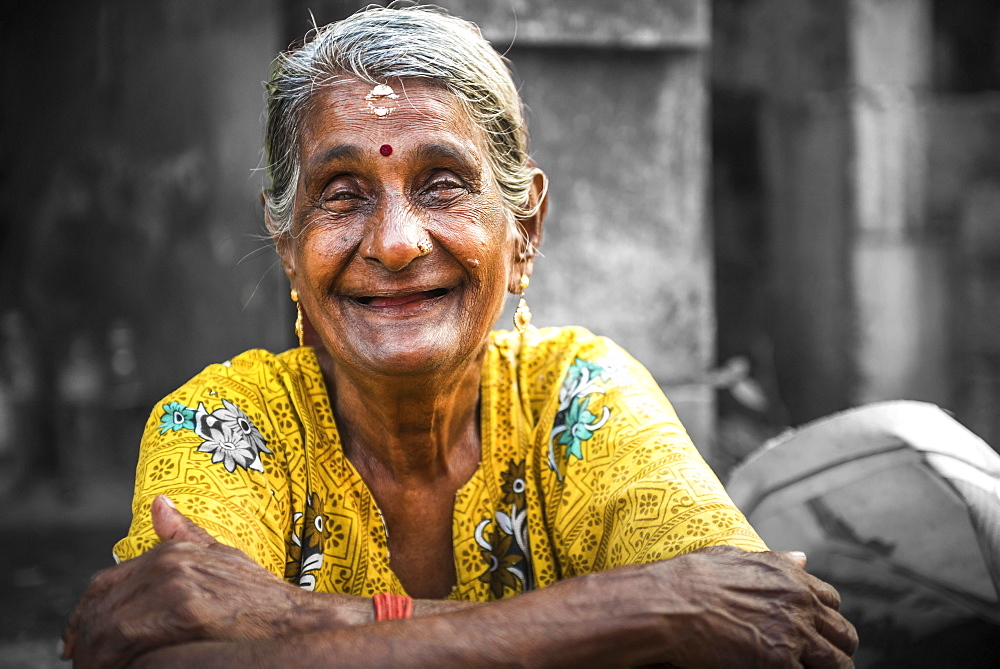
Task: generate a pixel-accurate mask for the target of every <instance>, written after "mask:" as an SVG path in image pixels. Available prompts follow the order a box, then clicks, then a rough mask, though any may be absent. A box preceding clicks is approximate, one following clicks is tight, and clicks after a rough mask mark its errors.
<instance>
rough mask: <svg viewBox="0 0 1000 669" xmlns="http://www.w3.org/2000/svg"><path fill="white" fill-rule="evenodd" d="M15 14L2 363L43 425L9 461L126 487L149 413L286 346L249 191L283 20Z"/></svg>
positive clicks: (175, 5) (162, 8) (93, 5)
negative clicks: (187, 385)
mask: <svg viewBox="0 0 1000 669" xmlns="http://www.w3.org/2000/svg"><path fill="white" fill-rule="evenodd" d="M4 11H5V14H6V15H5V16H4V20H3V22H2V23H3V28H2V31H3V36H2V39H0V43H2V49H3V62H4V63H5V68H4V69H5V72H6V73H7V75H6V76H7V81H6V83H5V93H4V95H3V96H0V110H2V112H0V113H2V115H3V116H2V118H3V123H2V125H3V128H4V131H3V136H4V139H3V142H4V147H3V148H4V156H5V158H6V161H5V162H6V165H7V166H8V167H7V169H6V170H5V171H4V172H3V174H2V181H0V192H2V194H3V200H4V202H6V203H7V206H5V207H4V208H3V209H2V212H0V219H2V221H3V247H2V261H3V262H2V270H0V272H2V282H3V289H2V291H0V312H3V313H4V314H5V315H10V314H15V313H16V314H19V316H17V317H14V318H13V319H6V320H5V324H7V325H8V326H9V327H6V328H5V331H4V344H5V346H4V347H3V348H4V353H5V362H7V363H8V364H17V363H16V360H19V359H20V360H23V359H29V358H30V359H31V360H32V361H33V364H35V365H36V366H37V369H35V370H23V371H25V373H27V374H28V375H32V374H33V375H34V377H35V378H36V385H35V387H34V388H33V390H32V391H31V392H33V393H34V396H33V401H34V403H35V405H36V406H37V407H39V411H41V415H39V416H38V417H37V423H35V424H32V425H30V426H29V427H27V428H23V429H25V430H26V431H27V432H28V435H29V437H30V438H31V439H32V440H33V442H34V443H33V444H32V445H30V446H29V447H27V448H26V451H27V452H28V454H27V455H23V456H21V455H18V456H17V457H33V458H35V465H36V466H37V467H39V468H41V469H43V470H44V469H50V470H51V468H52V467H55V466H59V467H62V468H63V469H65V470H66V472H67V473H68V474H69V475H70V477H72V476H73V474H74V473H75V472H78V471H79V470H80V468H82V467H88V466H90V467H96V466H97V465H96V464H95V461H101V460H104V461H109V460H110V461H112V462H116V461H118V460H119V459H122V458H126V459H127V461H126V462H125V463H123V464H122V467H123V468H125V469H126V470H127V469H128V468H129V467H131V464H130V463H131V461H134V460H133V459H132V458H134V455H133V453H134V444H135V442H136V439H137V437H138V434H139V432H140V431H141V427H142V422H143V421H144V417H145V414H146V413H147V412H148V411H149V409H150V408H151V406H152V404H153V402H154V401H155V400H156V399H158V398H159V397H161V396H162V395H163V394H165V393H166V392H168V391H169V390H171V389H172V388H174V387H176V386H177V385H178V384H179V383H181V382H183V381H184V380H185V379H186V378H189V377H190V376H191V375H193V374H194V373H196V372H197V371H198V370H199V369H201V367H203V366H204V365H206V364H208V363H210V362H215V361H221V360H224V359H225V358H227V357H228V356H230V355H232V354H233V353H234V352H236V351H239V350H242V349H245V348H249V347H253V346H265V347H272V348H278V349H280V348H283V347H285V346H287V345H288V344H290V343H291V341H292V334H291V326H292V320H293V315H292V310H291V309H290V308H289V307H287V306H286V304H287V296H286V294H285V293H284V290H283V289H282V288H281V284H280V279H279V276H280V272H276V271H274V270H273V269H272V261H273V258H274V255H273V252H271V251H270V250H268V248H267V246H268V245H267V242H266V241H264V240H262V239H261V238H260V235H261V233H262V225H261V221H262V219H261V216H260V212H259V205H258V204H257V193H258V192H259V190H260V187H261V185H262V178H261V176H260V175H258V174H255V173H253V172H252V170H253V168H255V167H256V166H257V165H258V163H259V152H260V148H259V147H260V137H261V131H260V121H259V118H260V110H261V101H262V99H263V93H262V89H261V85H260V82H261V80H262V79H263V76H264V74H263V73H264V72H266V68H267V64H268V62H269V61H270V59H271V58H272V57H273V53H274V52H275V51H276V49H277V47H278V42H277V37H278V33H279V29H278V28H279V26H278V22H277V16H278V15H279V13H278V12H277V8H276V7H275V6H274V3H272V2H270V1H268V0H252V1H250V2H235V1H231V0H229V1H227V0H210V1H208V2H204V1H202V0H170V1H162V2H160V1H155V0H154V1H151V2H143V3H134V2H126V1H124V0H115V1H105V2H97V1H96V0H90V1H86V2H79V3H71V4H65V3H64V4H62V5H60V7H59V8H58V10H55V9H54V8H52V7H50V6H46V5H34V4H27V5H20V6H19V7H18V9H17V10H16V11H14V10H12V9H8V10H4ZM18 319H19V320H18ZM15 350H16V351H18V353H16V354H15V353H13V351H15ZM25 352H27V353H30V355H29V356H28V357H25V356H26V355H27V354H26V353H25ZM11 360H13V361H15V362H10V361H11ZM22 367H24V366H23V365H22ZM123 411H127V412H129V415H128V416H127V417H126V416H125V415H124V414H121V413H116V412H123ZM98 412H100V415H101V419H100V420H99V421H96V422H95V424H94V425H92V426H90V427H85V426H76V427H67V426H68V425H70V424H71V423H72V424H75V421H76V419H75V418H68V417H67V416H84V417H86V416H96V415H97V414H98ZM53 416H58V417H63V418H64V419H62V420H60V419H59V418H55V419H54V418H53ZM137 416H138V419H137ZM83 420H84V423H86V422H87V420H88V419H86V418H84V419H83ZM119 446H120V447H121V449H122V450H121V452H119V450H118V449H119ZM60 453H61V455H60ZM121 453H125V454H127V455H121ZM119 456H120V457H119ZM10 457H11V458H14V457H15V455H14V454H10Z"/></svg>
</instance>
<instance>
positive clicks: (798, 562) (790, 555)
mask: <svg viewBox="0 0 1000 669" xmlns="http://www.w3.org/2000/svg"><path fill="white" fill-rule="evenodd" d="M189 522H190V521H189ZM775 553H776V554H778V555H780V556H781V557H783V558H785V559H786V560H791V561H792V562H793V563H794V564H795V566H796V567H798V568H799V569H805V568H806V554H805V553H803V552H802V551H775Z"/></svg>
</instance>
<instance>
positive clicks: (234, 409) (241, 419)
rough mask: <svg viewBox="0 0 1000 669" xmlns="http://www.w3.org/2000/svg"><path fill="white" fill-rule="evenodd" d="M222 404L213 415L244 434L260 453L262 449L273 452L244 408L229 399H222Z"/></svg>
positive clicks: (235, 430)
mask: <svg viewBox="0 0 1000 669" xmlns="http://www.w3.org/2000/svg"><path fill="white" fill-rule="evenodd" d="M222 406H223V408H222V409H216V410H215V411H213V412H212V415H214V416H215V417H216V418H218V419H219V420H221V421H223V422H224V423H229V424H230V425H231V429H232V431H233V432H234V433H235V434H241V435H243V438H244V439H245V440H246V441H247V442H249V444H250V447H251V448H253V449H254V450H255V451H257V452H258V453H259V452H260V451H264V452H265V453H270V452H271V451H270V450H268V448H267V446H266V445H265V442H264V437H262V436H261V435H260V431H259V430H257V428H256V427H255V426H254V424H253V423H251V422H250V419H249V418H247V415H246V414H245V413H243V410H242V409H240V408H239V407H238V406H236V405H235V404H233V403H232V402H230V401H229V400H227V399H223V400H222Z"/></svg>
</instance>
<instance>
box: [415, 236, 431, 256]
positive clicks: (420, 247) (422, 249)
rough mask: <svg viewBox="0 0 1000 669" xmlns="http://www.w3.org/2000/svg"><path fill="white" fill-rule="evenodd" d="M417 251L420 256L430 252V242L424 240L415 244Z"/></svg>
mask: <svg viewBox="0 0 1000 669" xmlns="http://www.w3.org/2000/svg"><path fill="white" fill-rule="evenodd" d="M417 251H418V252H419V253H420V255H422V256H425V255H427V254H428V253H430V252H431V242H430V240H429V239H424V240H422V241H419V242H417Z"/></svg>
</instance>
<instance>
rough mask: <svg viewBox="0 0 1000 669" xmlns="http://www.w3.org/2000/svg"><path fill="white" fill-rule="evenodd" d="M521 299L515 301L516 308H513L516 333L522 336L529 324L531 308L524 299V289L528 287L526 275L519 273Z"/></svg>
mask: <svg viewBox="0 0 1000 669" xmlns="http://www.w3.org/2000/svg"><path fill="white" fill-rule="evenodd" d="M520 288H521V299H520V301H519V302H518V303H517V309H515V310H514V328H515V329H516V330H517V333H518V334H519V335H521V336H522V337H523V336H524V333H525V332H526V331H527V330H528V326H530V325H531V309H529V308H528V302H527V301H526V300H525V299H524V291H526V290H527V289H528V275H527V274H522V275H521V286H520Z"/></svg>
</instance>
